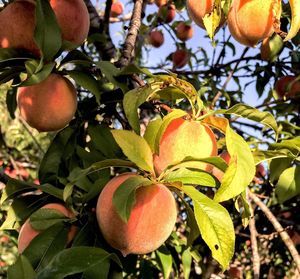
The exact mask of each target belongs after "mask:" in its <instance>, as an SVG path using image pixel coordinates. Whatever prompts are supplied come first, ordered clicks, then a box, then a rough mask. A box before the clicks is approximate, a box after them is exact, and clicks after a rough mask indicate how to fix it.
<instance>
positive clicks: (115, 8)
mask: <svg viewBox="0 0 300 279" xmlns="http://www.w3.org/2000/svg"><path fill="white" fill-rule="evenodd" d="M123 11H124V5H123V3H121V2H119V1H114V2H113V3H112V5H111V9H110V16H111V17H118V16H119V15H121V14H122V13H123Z"/></svg>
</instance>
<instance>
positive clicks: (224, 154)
mask: <svg viewBox="0 0 300 279" xmlns="http://www.w3.org/2000/svg"><path fill="white" fill-rule="evenodd" d="M220 157H221V158H222V159H223V160H224V161H225V162H226V163H227V164H229V161H230V155H229V153H228V152H227V151H223V152H222V153H221V154H220ZM212 174H213V175H214V176H215V177H216V178H217V179H218V180H219V181H220V182H222V179H223V176H224V172H222V171H221V170H219V169H218V168H216V167H213V169H212Z"/></svg>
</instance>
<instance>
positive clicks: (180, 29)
mask: <svg viewBox="0 0 300 279" xmlns="http://www.w3.org/2000/svg"><path fill="white" fill-rule="evenodd" d="M193 34H194V30H193V27H192V26H191V25H190V24H187V23H185V22H184V21H181V22H180V23H179V24H178V25H177V27H176V36H177V38H178V39H179V40H181V41H183V42H185V41H187V40H189V39H191V38H192V37H193Z"/></svg>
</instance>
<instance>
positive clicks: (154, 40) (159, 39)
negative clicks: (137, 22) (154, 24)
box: [148, 30, 165, 48]
mask: <svg viewBox="0 0 300 279" xmlns="http://www.w3.org/2000/svg"><path fill="white" fill-rule="evenodd" d="M164 40H165V39H164V34H163V33H162V31H159V30H153V31H151V32H150V33H149V35H148V41H149V43H150V44H151V45H152V46H154V47H156V48H158V47H160V46H161V45H162V44H163V43H164Z"/></svg>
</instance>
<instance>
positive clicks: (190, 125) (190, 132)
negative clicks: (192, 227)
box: [18, 115, 266, 256]
mask: <svg viewBox="0 0 300 279" xmlns="http://www.w3.org/2000/svg"><path fill="white" fill-rule="evenodd" d="M158 136H159V137H160V138H159V152H158V154H156V153H155V152H154V154H153V159H151V161H152V162H153V169H154V172H155V174H153V177H152V179H150V180H149V181H148V183H147V184H144V185H143V186H140V187H137V188H136V189H135V193H134V195H135V199H134V200H135V201H134V203H133V206H132V208H131V212H130V215H129V218H128V220H127V221H124V219H123V218H122V217H121V216H120V215H119V213H118V211H117V209H116V207H115V203H114V197H115V193H116V191H118V190H119V188H122V187H123V189H124V188H126V187H127V186H128V187H129V188H130V187H131V186H130V184H132V183H133V182H132V181H133V179H145V177H144V176H143V175H140V174H139V173H137V172H130V173H129V172H127V173H122V174H119V175H117V176H115V177H114V178H112V179H111V180H110V181H109V182H108V183H107V184H106V185H105V187H104V188H103V190H102V191H101V193H100V195H99V197H98V201H97V205H96V208H95V211H96V217H97V221H98V224H99V228H100V230H101V232H102V235H103V237H104V239H105V240H106V241H107V243H108V244H109V245H110V246H111V247H113V248H115V249H117V250H119V251H120V252H121V253H122V255H123V256H126V255H128V254H146V253H150V252H152V251H154V250H156V249H157V248H159V247H160V246H161V245H162V244H163V243H164V242H165V241H166V240H167V239H168V237H169V236H170V235H171V233H172V231H173V230H174V227H175V224H176V220H177V203H176V200H175V197H174V195H173V194H172V192H171V191H170V188H169V187H168V186H169V185H168V184H167V183H165V182H164V179H163V177H164V175H166V173H168V171H169V168H170V167H171V166H174V165H176V164H178V162H181V161H183V160H184V159H185V158H188V157H193V158H208V157H212V156H217V155H218V146H217V139H216V136H215V134H214V132H213V131H212V129H211V128H210V126H209V125H207V124H205V123H204V122H201V121H198V120H194V119H191V117H189V115H185V116H183V117H178V118H175V119H173V120H171V121H170V122H169V123H168V125H167V127H166V128H165V130H164V131H163V133H162V135H161V136H160V135H157V137H158ZM187 142H188V144H187ZM203 146H205V148H203ZM219 156H220V157H221V158H223V159H224V161H225V162H227V163H229V162H230V160H231V157H230V154H229V153H228V152H227V151H224V152H223V153H221V154H220V155H219ZM189 167H190V168H197V169H201V170H203V171H206V172H209V173H211V174H212V175H214V176H215V177H216V179H218V180H219V181H220V182H221V181H222V179H223V174H224V173H223V172H222V171H221V170H219V169H217V168H216V167H214V166H213V165H210V164H208V163H204V162H201V161H191V162H190V164H189ZM144 174H145V175H146V173H144ZM147 175H148V176H149V175H150V174H149V173H148V174H147ZM265 175H266V172H265V169H264V167H263V166H262V165H258V167H257V172H256V176H255V177H254V182H255V183H259V182H257V180H258V179H259V177H263V176H265ZM151 176H152V175H151ZM159 178H161V179H159ZM126 183H127V184H126ZM127 191H128V190H127ZM43 209H52V210H56V211H58V212H60V213H61V214H63V215H64V216H65V217H66V218H67V219H69V220H70V221H69V222H70V223H72V220H73V221H74V220H75V219H76V216H75V214H74V213H73V212H71V211H70V210H69V209H67V208H66V207H65V205H62V204H53V203H52V204H47V205H45V206H44V207H43V208H42V210H43ZM76 232H77V229H76V227H75V226H74V225H71V226H70V231H69V234H68V239H67V243H66V244H70V243H71V241H72V240H73V238H74V237H75V236H76ZM40 233H41V231H38V230H36V229H34V228H33V226H32V225H31V223H30V219H28V220H27V221H26V222H25V223H24V224H23V226H22V227H21V230H20V234H19V239H18V249H19V253H23V251H24V250H25V249H26V248H27V247H28V245H29V244H30V243H31V241H33V239H34V238H35V237H36V236H38V235H39V234H40Z"/></svg>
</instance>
